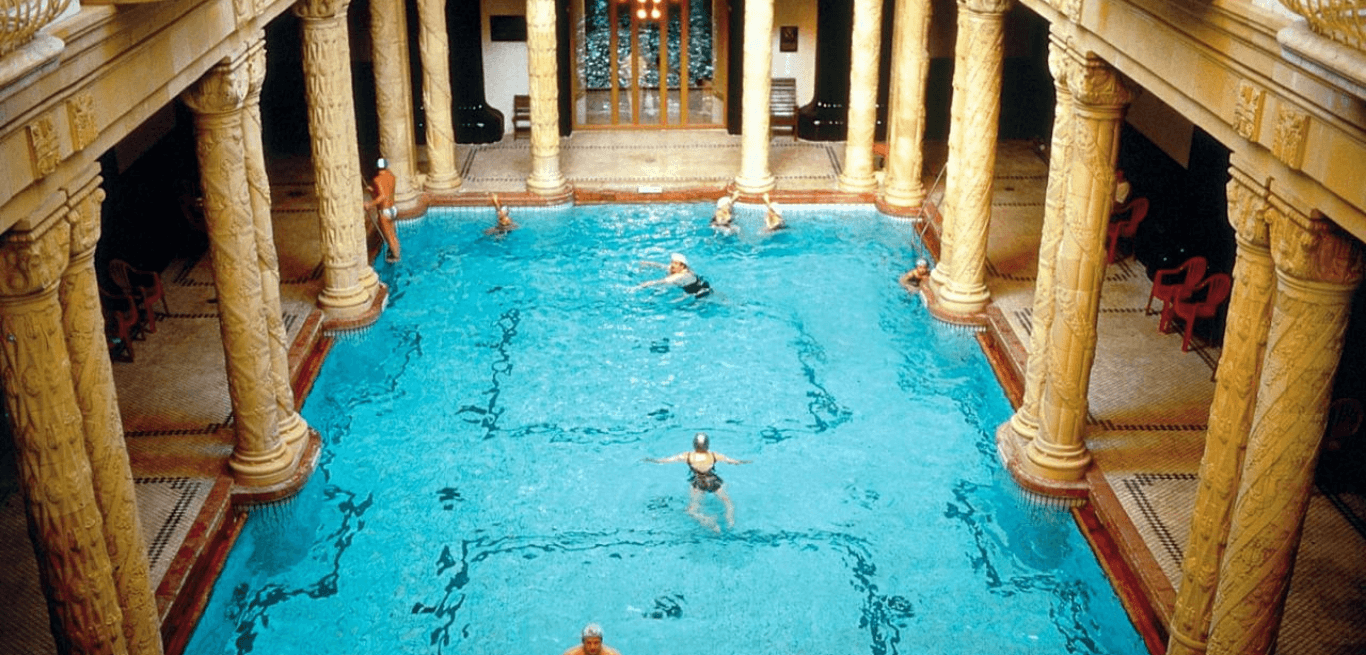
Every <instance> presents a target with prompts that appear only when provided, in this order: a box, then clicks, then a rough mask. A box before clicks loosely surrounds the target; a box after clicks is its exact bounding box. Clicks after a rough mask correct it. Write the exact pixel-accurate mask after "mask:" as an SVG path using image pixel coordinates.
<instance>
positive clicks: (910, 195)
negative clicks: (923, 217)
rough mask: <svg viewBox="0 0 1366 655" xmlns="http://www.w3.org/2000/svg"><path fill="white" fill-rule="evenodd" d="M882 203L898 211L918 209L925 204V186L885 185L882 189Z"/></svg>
mask: <svg viewBox="0 0 1366 655" xmlns="http://www.w3.org/2000/svg"><path fill="white" fill-rule="evenodd" d="M881 200H882V202H883V203H885V204H887V205H888V206H891V207H896V208H899V209H912V208H915V209H919V208H920V205H922V204H924V202H925V186H924V185H923V184H916V185H913V186H909V187H907V186H901V185H885V186H884V187H883V189H882V198H881Z"/></svg>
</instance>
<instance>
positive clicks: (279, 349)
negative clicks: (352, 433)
mask: <svg viewBox="0 0 1366 655" xmlns="http://www.w3.org/2000/svg"><path fill="white" fill-rule="evenodd" d="M247 75H248V79H247V96H246V101H245V103H244V104H245V111H244V113H243V121H242V145H243V148H244V149H245V150H246V171H247V187H248V189H249V191H250V193H251V215H252V224H253V225H254V226H255V228H256V259H257V267H258V268H259V269H260V272H261V305H262V308H263V310H264V311H265V316H266V334H267V335H268V336H269V338H270V377H271V386H272V387H273V388H274V391H275V394H274V395H275V406H276V413H275V415H276V417H277V419H278V421H279V423H278V424H279V428H278V429H279V434H280V439H281V440H283V441H284V442H285V444H286V445H288V446H289V447H290V448H291V449H292V450H293V451H294V453H295V456H296V457H297V453H298V452H299V451H300V450H301V449H302V448H303V446H304V444H305V443H306V441H307V438H308V430H309V428H308V424H307V423H305V422H304V419H303V417H301V416H299V412H298V411H297V410H296V409H295V407H294V387H293V386H291V385H290V379H289V343H288V342H287V341H286V336H287V334H286V331H285V321H284V312H283V310H282V309H281V307H280V259H279V257H278V255H277V254H276V251H275V232H274V230H273V229H272V227H271V226H272V220H271V214H270V206H271V202H270V178H269V177H267V175H266V154H265V150H264V148H263V146H262V142H261V86H262V84H263V83H264V82H265V79H266V43H265V37H264V35H263V36H262V38H261V40H259V41H257V42H255V43H253V44H251V46H249V47H248V49H247Z"/></svg>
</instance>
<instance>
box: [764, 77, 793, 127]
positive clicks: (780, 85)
mask: <svg viewBox="0 0 1366 655" xmlns="http://www.w3.org/2000/svg"><path fill="white" fill-rule="evenodd" d="M768 114H769V119H768V123H769V130H770V131H771V132H781V131H783V130H786V131H787V132H789V133H791V134H792V140H793V141H796V140H797V78H795V77H775V78H773V80H772V82H771V84H770V85H769V92H768Z"/></svg>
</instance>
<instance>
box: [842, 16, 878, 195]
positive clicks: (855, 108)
mask: <svg viewBox="0 0 1366 655" xmlns="http://www.w3.org/2000/svg"><path fill="white" fill-rule="evenodd" d="M850 40H852V41H853V46H852V51H851V52H850V57H849V63H850V65H849V118H848V136H847V138H846V141H845V144H844V172H843V173H842V174H841V175H840V189H841V190H843V191H850V192H854V193H864V192H869V191H874V190H876V189H877V178H876V177H874V176H873V135H874V132H875V131H876V128H877V81H878V80H877V78H878V60H879V53H880V52H881V50H882V2H881V0H855V2H854V27H853V33H852V34H851V35H850Z"/></svg>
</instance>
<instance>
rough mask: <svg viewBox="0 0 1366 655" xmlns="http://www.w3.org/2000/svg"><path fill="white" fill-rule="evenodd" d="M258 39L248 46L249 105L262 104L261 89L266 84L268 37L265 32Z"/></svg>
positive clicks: (247, 100)
mask: <svg viewBox="0 0 1366 655" xmlns="http://www.w3.org/2000/svg"><path fill="white" fill-rule="evenodd" d="M258 37H259V38H258V39H257V40H255V41H252V42H251V43H250V44H249V45H247V54H246V77H247V97H246V103H247V104H249V105H251V104H256V103H258V102H260V99H261V88H262V87H263V86H264V85H265V83H266V35H265V33H264V32H259V33H258Z"/></svg>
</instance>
